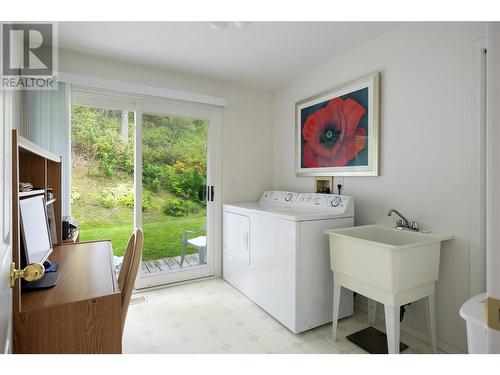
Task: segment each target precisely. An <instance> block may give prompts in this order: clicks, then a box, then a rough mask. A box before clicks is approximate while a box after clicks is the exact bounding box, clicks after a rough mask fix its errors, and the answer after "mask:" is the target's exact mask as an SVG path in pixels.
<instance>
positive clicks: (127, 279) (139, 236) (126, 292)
mask: <svg viewBox="0 0 500 375" xmlns="http://www.w3.org/2000/svg"><path fill="white" fill-rule="evenodd" d="M134 237H135V240H134V246H133V247H132V249H133V252H132V256H131V259H130V266H129V267H128V272H127V274H126V275H125V276H124V281H123V288H121V298H122V332H123V328H124V327H125V319H126V318H127V311H128V305H129V303H130V298H131V297H132V290H133V289H134V283H135V278H136V277H137V272H138V271H139V263H140V262H141V254H142V246H143V244H144V234H143V232H142V229H140V228H137V229H135V233H134ZM127 250H128V249H127ZM124 259H125V258H124ZM120 274H121V272H120Z"/></svg>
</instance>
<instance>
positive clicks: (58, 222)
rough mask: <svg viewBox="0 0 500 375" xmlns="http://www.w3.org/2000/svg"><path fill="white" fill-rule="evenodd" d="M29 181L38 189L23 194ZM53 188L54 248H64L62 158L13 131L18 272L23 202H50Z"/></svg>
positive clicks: (17, 299) (17, 304)
mask: <svg viewBox="0 0 500 375" xmlns="http://www.w3.org/2000/svg"><path fill="white" fill-rule="evenodd" d="M20 182H29V183H31V184H32V185H33V187H34V190H33V191H29V192H19V183H20ZM48 188H52V191H53V193H54V198H55V200H54V199H52V200H51V201H53V202H52V203H51V204H50V205H48V207H50V209H51V210H52V209H53V218H54V222H55V230H56V236H55V238H54V239H53V245H54V246H57V245H61V244H62V243H63V241H62V207H61V202H62V199H61V194H62V173H61V157H60V156H57V155H54V154H52V153H50V152H48V151H46V150H44V149H43V148H41V147H39V146H37V145H36V144H34V143H33V142H30V141H29V140H27V139H26V138H23V137H21V136H20V135H19V134H17V131H16V130H13V131H12V259H13V262H14V263H15V266H16V269H20V268H21V264H20V263H21V262H20V259H21V254H20V245H21V238H20V216H19V200H20V199H24V198H26V197H30V196H34V195H38V194H44V195H45V201H46V202H48V199H47V198H48V196H47V189H48ZM19 286H20V283H19V282H16V283H15V286H14V290H13V305H12V312H13V319H14V331H15V330H16V325H17V324H18V323H19V321H18V320H19V316H20V315H19V314H20V312H21V311H22V299H23V296H22V294H21V288H20V287H19ZM13 337H14V351H16V339H15V338H16V332H14V335H13Z"/></svg>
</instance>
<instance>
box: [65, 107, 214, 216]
mask: <svg viewBox="0 0 500 375" xmlns="http://www.w3.org/2000/svg"><path fill="white" fill-rule="evenodd" d="M72 116H73V120H72V122H73V129H72V143H73V144H72V149H73V152H74V153H76V154H78V155H79V156H80V157H83V158H85V159H87V160H88V161H90V162H92V165H95V166H97V169H98V170H97V173H101V174H103V175H104V176H108V177H112V176H115V175H116V174H119V173H124V174H127V175H133V173H134V137H133V135H134V131H133V119H129V124H128V126H129V129H128V134H129V137H128V138H127V139H124V138H123V137H122V136H121V135H120V134H121V133H120V130H121V126H122V123H121V112H120V111H112V110H107V109H100V108H89V107H84V106H76V105H75V106H73V112H72ZM142 130H143V140H142V142H143V154H142V157H143V166H142V169H143V185H144V187H145V188H146V189H148V190H150V191H152V192H156V191H158V190H159V189H165V190H168V191H170V192H172V193H173V194H175V195H176V196H177V197H179V198H181V199H187V200H190V201H191V202H198V191H199V190H200V189H201V188H202V186H203V185H205V183H206V152H207V143H206V140H207V123H206V121H203V120H197V119H187V118H179V117H173V116H163V115H162V116H160V115H154V114H143V116H142ZM88 173H89V174H90V173H96V171H90V170H89V172H88ZM145 191H146V190H145ZM115 193H116V192H112V193H111V192H106V194H104V195H103V199H102V204H103V205H107V206H112V205H113V204H114V202H117V201H120V199H116V198H115V196H116V195H117V194H115ZM120 193H121V194H118V195H123V196H125V197H127V198H121V200H122V201H123V202H119V203H121V204H126V205H128V204H130V201H131V198H130V192H128V193H127V192H120ZM132 201H133V199H132ZM143 204H144V202H143ZM146 206H147V203H146ZM166 211H168V210H165V212H166ZM181 211H182V210H181Z"/></svg>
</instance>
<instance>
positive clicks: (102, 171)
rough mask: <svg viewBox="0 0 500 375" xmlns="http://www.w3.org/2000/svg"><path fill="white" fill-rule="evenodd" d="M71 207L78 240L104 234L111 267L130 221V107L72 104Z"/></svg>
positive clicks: (121, 248)
mask: <svg viewBox="0 0 500 375" xmlns="http://www.w3.org/2000/svg"><path fill="white" fill-rule="evenodd" d="M71 118H72V127H71V212H72V216H73V217H74V218H75V219H76V220H77V221H78V223H79V230H80V241H93V240H102V239H110V240H111V241H112V246H113V254H114V255H115V264H116V267H117V269H118V268H119V266H120V264H121V259H122V257H123V253H124V251H125V248H126V246H127V241H128V239H129V237H130V234H131V233H132V231H133V227H134V113H133V112H127V111H122V110H111V109H104V108H98V107H92V106H84V105H73V106H72V116H71Z"/></svg>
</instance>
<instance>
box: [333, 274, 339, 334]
mask: <svg viewBox="0 0 500 375" xmlns="http://www.w3.org/2000/svg"><path fill="white" fill-rule="evenodd" d="M339 305H340V284H337V283H335V282H334V283H333V317H332V342H335V340H336V338H337V321H338V320H339Z"/></svg>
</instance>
